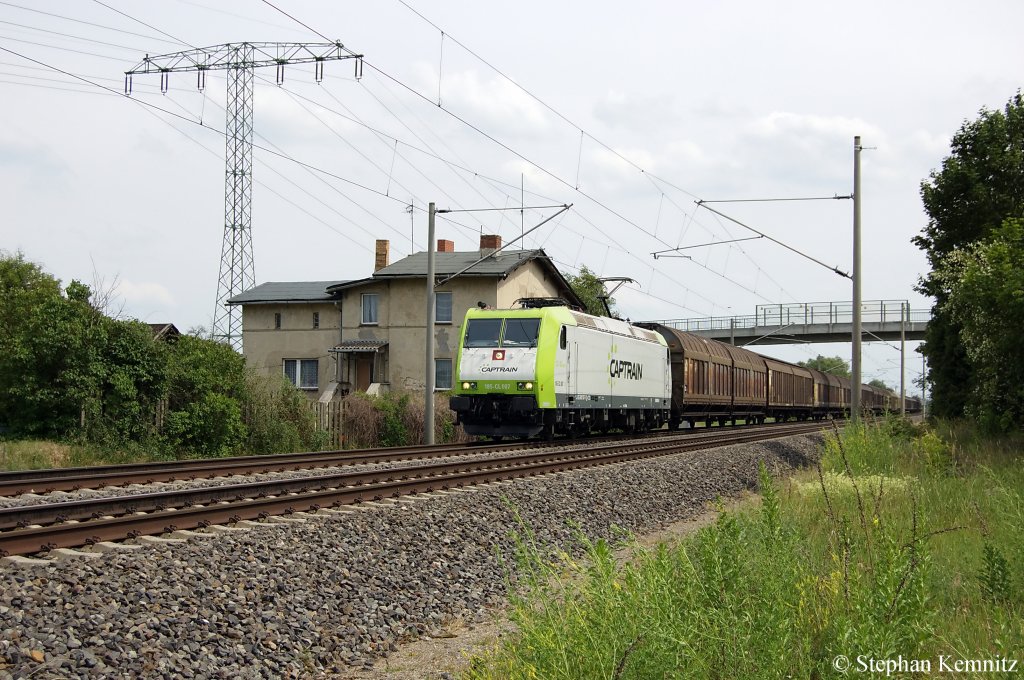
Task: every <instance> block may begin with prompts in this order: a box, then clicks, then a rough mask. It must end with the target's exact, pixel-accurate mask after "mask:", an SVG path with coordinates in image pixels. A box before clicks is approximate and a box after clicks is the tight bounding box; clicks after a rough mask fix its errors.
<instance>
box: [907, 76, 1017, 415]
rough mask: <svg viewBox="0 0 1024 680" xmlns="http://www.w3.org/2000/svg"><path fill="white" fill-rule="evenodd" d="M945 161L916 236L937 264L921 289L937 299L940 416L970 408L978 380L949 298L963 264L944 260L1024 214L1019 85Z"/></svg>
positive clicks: (929, 353) (934, 323) (934, 329)
mask: <svg viewBox="0 0 1024 680" xmlns="http://www.w3.org/2000/svg"><path fill="white" fill-rule="evenodd" d="M950 147H951V148H950V150H951V153H950V155H949V156H948V157H946V158H945V159H943V161H942V168H941V169H940V170H937V171H933V172H932V173H931V174H930V176H929V178H928V179H927V180H926V181H924V182H922V184H921V198H922V201H923V203H924V208H925V212H927V214H928V224H927V226H926V227H925V228H924V229H923V230H922V233H921V234H919V235H918V236H916V237H914V239H913V242H914V243H915V244H916V245H917V246H918V247H920V248H921V249H923V250H924V251H925V253H926V254H927V256H928V261H929V263H930V264H931V267H932V271H931V272H930V273H929V274H928V275H927V276H925V277H923V278H922V279H921V280H920V282H919V284H918V290H919V291H920V292H922V293H924V294H926V295H930V296H932V297H934V298H935V305H934V307H933V308H932V320H931V322H930V323H929V324H928V328H927V330H926V334H925V343H924V345H923V351H924V354H925V356H926V357H927V359H928V366H929V379H930V381H931V383H932V406H933V409H934V411H933V412H934V413H935V414H936V415H939V416H959V415H963V414H964V413H965V411H966V408H967V406H968V404H969V402H970V399H971V389H972V385H973V384H974V383H975V376H974V371H975V367H974V366H973V363H972V359H971V357H970V356H969V353H968V349H967V347H966V346H965V344H964V338H963V327H962V322H961V321H960V317H959V316H958V315H956V314H954V313H953V312H952V310H951V309H949V308H948V307H947V305H946V303H947V301H948V299H949V296H950V293H951V286H952V285H954V284H955V278H951V274H953V273H954V272H955V271H956V266H955V265H951V266H947V265H946V263H945V260H946V258H947V257H949V256H950V255H951V254H952V253H954V252H955V251H957V249H960V248H964V247H966V246H968V245H969V244H972V243H975V242H978V241H980V240H982V239H985V238H987V237H988V236H989V235H991V234H992V233H993V232H995V231H996V230H997V229H998V228H999V226H1000V225H1001V224H1002V223H1003V221H1004V220H1005V219H1007V218H1014V217H1017V218H1019V217H1024V98H1022V96H1021V93H1020V92H1019V91H1018V92H1017V94H1016V95H1015V96H1014V97H1012V98H1011V99H1010V101H1009V102H1007V104H1006V106H1005V107H1004V109H1003V110H1002V111H991V110H988V109H985V108H983V109H981V111H980V113H979V116H978V118H977V119H976V120H974V121H965V122H964V124H963V125H962V126H961V127H960V130H959V131H958V132H957V133H956V135H954V137H953V140H952V143H951V145H950Z"/></svg>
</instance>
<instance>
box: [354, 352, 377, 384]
mask: <svg viewBox="0 0 1024 680" xmlns="http://www.w3.org/2000/svg"><path fill="white" fill-rule="evenodd" d="M372 382H373V355H372V354H369V355H367V354H364V355H362V356H360V357H359V358H358V359H356V390H358V391H360V392H365V391H366V390H368V389H370V383H372Z"/></svg>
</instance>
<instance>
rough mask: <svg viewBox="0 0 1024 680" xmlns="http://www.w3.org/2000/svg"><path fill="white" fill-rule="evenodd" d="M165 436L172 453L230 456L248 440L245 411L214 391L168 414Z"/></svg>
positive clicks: (230, 399)
mask: <svg viewBox="0 0 1024 680" xmlns="http://www.w3.org/2000/svg"><path fill="white" fill-rule="evenodd" d="M164 437H165V438H166V441H167V443H168V444H169V445H170V446H171V448H172V449H173V450H177V451H183V452H185V453H188V454H198V455H200V456H229V455H231V454H233V453H236V452H237V450H238V447H239V445H240V444H241V443H242V442H243V441H244V440H245V437H246V428H245V424H244V423H243V422H242V411H241V409H240V408H239V405H238V402H237V401H236V400H234V399H232V398H231V397H228V396H225V395H223V394H217V393H214V392H208V393H206V394H204V395H202V396H201V397H200V398H199V400H198V401H194V402H192V403H190V404H187V405H186V406H185V407H184V408H182V409H178V410H177V411H172V412H170V413H168V414H167V419H166V420H165V421H164Z"/></svg>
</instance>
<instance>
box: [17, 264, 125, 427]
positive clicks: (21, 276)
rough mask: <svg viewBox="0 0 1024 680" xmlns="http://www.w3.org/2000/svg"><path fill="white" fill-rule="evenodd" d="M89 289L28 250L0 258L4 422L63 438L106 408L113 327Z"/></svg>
mask: <svg viewBox="0 0 1024 680" xmlns="http://www.w3.org/2000/svg"><path fill="white" fill-rule="evenodd" d="M88 298H89V289H88V287H87V286H85V285H84V284H81V283H79V282H77V281H72V282H71V284H70V285H69V286H68V287H67V291H66V295H65V294H64V292H63V291H61V287H60V281H58V280H57V279H55V278H54V277H52V276H50V275H49V274H46V273H44V272H43V270H42V268H41V267H39V266H38V265H37V264H34V263H31V262H27V261H26V260H25V258H24V256H23V255H22V254H21V253H18V254H17V255H14V256H11V255H9V254H6V253H5V254H3V255H2V256H0V423H3V424H4V425H6V426H7V427H9V428H10V429H11V430H13V431H14V432H22V433H26V434H52V435H58V436H63V435H66V434H69V433H71V432H72V431H75V430H76V429H77V428H78V427H79V425H80V423H81V422H83V421H88V420H89V419H90V418H91V417H93V416H94V415H96V414H98V413H99V412H100V409H101V390H100V379H101V376H102V374H103V348H104V346H105V343H106V330H107V329H106V328H105V326H104V324H103V318H102V316H101V315H99V314H98V313H97V312H96V310H94V309H93V308H92V307H91V306H89V303H88Z"/></svg>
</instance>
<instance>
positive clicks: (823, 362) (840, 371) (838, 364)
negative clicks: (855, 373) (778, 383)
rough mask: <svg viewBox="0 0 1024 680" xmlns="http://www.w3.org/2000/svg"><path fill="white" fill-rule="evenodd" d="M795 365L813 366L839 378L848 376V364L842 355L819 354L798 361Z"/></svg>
mask: <svg viewBox="0 0 1024 680" xmlns="http://www.w3.org/2000/svg"><path fill="white" fill-rule="evenodd" d="M797 366H804V367H806V368H813V369H814V370H816V371H821V372H822V373H831V374H832V375H836V376H839V377H840V378H849V377H850V364H849V362H847V361H846V359H843V358H842V357H826V356H822V355H821V354H819V355H818V356H816V357H814V358H813V359H808V360H807V361H798V362H797Z"/></svg>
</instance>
